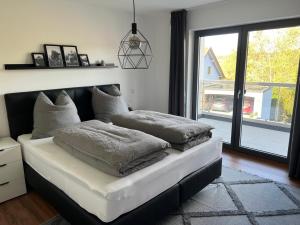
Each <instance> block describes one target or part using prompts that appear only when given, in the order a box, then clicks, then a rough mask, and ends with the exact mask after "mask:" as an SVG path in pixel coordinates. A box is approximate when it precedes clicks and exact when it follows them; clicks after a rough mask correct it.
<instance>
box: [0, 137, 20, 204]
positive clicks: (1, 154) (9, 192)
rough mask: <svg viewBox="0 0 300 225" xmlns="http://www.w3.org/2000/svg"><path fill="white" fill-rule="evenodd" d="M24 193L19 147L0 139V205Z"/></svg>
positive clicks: (10, 139) (6, 139)
mask: <svg viewBox="0 0 300 225" xmlns="http://www.w3.org/2000/svg"><path fill="white" fill-rule="evenodd" d="M25 193H26V185H25V179H24V170H23V162H22V154H21V146H20V144H19V143H18V142H16V141H15V140H13V139H12V138H0V203H1V202H4V201H7V200H9V199H12V198H15V197H17V196H19V195H22V194H25Z"/></svg>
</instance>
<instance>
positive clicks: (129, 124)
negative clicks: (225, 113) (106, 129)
mask: <svg viewBox="0 0 300 225" xmlns="http://www.w3.org/2000/svg"><path fill="white" fill-rule="evenodd" d="M111 120H112V122H113V124H115V125H118V126H121V127H126V128H129V129H135V130H140V131H143V132H145V133H147V134H151V135H153V136H156V137H159V138H161V139H163V140H165V141H167V142H169V143H171V145H172V147H173V148H175V149H178V150H181V151H185V150H187V149H189V148H191V147H193V146H196V145H199V144H201V143H203V142H205V141H207V140H209V139H210V138H211V135H212V134H211V130H212V129H213V127H211V126H209V125H207V124H203V123H200V122H197V121H194V120H191V119H187V118H184V117H179V116H174V115H170V114H164V113H159V112H153V111H146V110H135V111H132V112H129V113H124V114H119V115H114V116H112V117H111Z"/></svg>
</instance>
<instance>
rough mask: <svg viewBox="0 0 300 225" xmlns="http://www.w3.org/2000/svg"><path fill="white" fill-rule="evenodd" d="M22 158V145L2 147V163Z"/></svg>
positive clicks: (0, 152)
mask: <svg viewBox="0 0 300 225" xmlns="http://www.w3.org/2000/svg"><path fill="white" fill-rule="evenodd" d="M17 160H22V155H21V147H20V146H17V147H12V148H6V149H0V164H5V163H10V162H14V161H17Z"/></svg>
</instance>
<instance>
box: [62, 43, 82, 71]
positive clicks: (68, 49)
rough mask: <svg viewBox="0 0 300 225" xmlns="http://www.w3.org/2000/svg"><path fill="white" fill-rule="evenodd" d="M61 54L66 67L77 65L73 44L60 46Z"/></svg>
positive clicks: (76, 54)
mask: <svg viewBox="0 0 300 225" xmlns="http://www.w3.org/2000/svg"><path fill="white" fill-rule="evenodd" d="M62 51H63V56H64V61H65V65H66V67H78V66H80V64H79V59H78V52H77V47H76V46H73V45H63V46H62Z"/></svg>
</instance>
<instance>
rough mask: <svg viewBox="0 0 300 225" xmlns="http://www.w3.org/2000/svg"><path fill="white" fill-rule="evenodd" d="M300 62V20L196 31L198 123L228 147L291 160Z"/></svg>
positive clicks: (195, 105)
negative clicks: (203, 124) (290, 148)
mask: <svg viewBox="0 0 300 225" xmlns="http://www.w3.org/2000/svg"><path fill="white" fill-rule="evenodd" d="M299 57H300V19H290V20H284V21H277V22H268V23H261V24H253V25H246V26H238V27H231V28H222V29H213V30H205V31H197V32H195V66H194V96H193V97H194V102H193V103H194V107H193V115H194V118H195V119H197V120H199V121H203V122H206V123H209V124H211V125H213V126H214V127H215V130H214V131H213V135H216V136H220V137H222V138H223V140H224V142H225V144H226V146H227V147H231V148H233V149H236V150H240V151H246V152H250V153H254V154H257V155H262V156H267V157H269V158H273V159H277V160H280V161H287V157H288V149H289V139H290V132H291V129H290V128H291V121H292V117H293V109H294V100H295V99H294V97H295V87H296V82H297V71H298V65H299ZM299 104H300V103H299Z"/></svg>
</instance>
